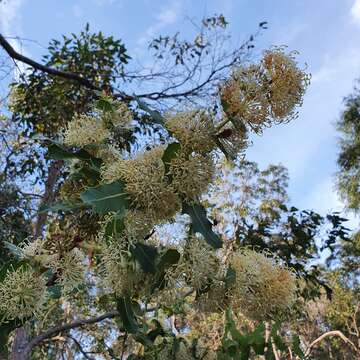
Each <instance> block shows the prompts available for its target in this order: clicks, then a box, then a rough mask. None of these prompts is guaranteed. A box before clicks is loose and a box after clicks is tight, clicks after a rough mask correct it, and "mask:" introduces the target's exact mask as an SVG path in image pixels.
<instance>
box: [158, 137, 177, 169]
mask: <svg viewBox="0 0 360 360" xmlns="http://www.w3.org/2000/svg"><path fill="white" fill-rule="evenodd" d="M180 149H181V145H180V144H179V143H178V142H173V143H171V144H169V145H168V146H167V148H166V149H165V151H164V154H163V156H162V158H161V159H162V161H163V163H164V166H165V174H167V173H168V172H169V167H170V163H171V160H172V159H174V158H175V157H176V156H177V154H178V153H179V151H180Z"/></svg>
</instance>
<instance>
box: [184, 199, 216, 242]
mask: <svg viewBox="0 0 360 360" xmlns="http://www.w3.org/2000/svg"><path fill="white" fill-rule="evenodd" d="M182 212H183V214H187V215H189V216H190V218H191V224H192V225H191V226H192V231H194V232H195V233H200V234H201V235H203V236H204V238H205V240H206V242H207V243H208V244H209V245H211V246H212V247H214V248H215V249H218V248H220V247H221V246H222V241H221V239H220V237H219V235H217V234H215V233H214V231H213V230H212V224H211V222H210V221H209V220H208V218H207V216H206V210H205V208H204V207H203V206H201V205H199V204H185V203H184V204H183V208H182Z"/></svg>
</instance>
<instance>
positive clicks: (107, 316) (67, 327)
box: [23, 311, 119, 356]
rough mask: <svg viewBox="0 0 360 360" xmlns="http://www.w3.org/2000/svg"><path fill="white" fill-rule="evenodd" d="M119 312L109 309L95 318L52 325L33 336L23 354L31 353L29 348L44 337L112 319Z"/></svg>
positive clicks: (40, 341)
mask: <svg viewBox="0 0 360 360" xmlns="http://www.w3.org/2000/svg"><path fill="white" fill-rule="evenodd" d="M118 315H119V313H118V312H117V311H110V312H108V313H105V314H103V315H101V316H98V317H96V318H90V319H80V320H76V321H74V322H72V323H68V324H62V325H57V326H54V327H52V328H50V329H48V330H46V331H45V332H43V333H42V334H40V335H38V336H35V337H34V338H33V339H32V340H31V341H30V342H29V343H28V344H27V346H26V347H25V348H24V350H23V354H24V356H28V355H29V354H30V353H31V350H32V349H33V348H34V347H36V346H38V345H39V344H41V343H42V342H43V341H45V340H46V339H49V338H51V337H53V336H55V335H57V334H59V333H61V332H64V331H68V330H71V329H75V328H78V327H82V326H84V325H89V324H95V323H98V322H100V321H103V320H105V319H112V318H114V317H115V316H118Z"/></svg>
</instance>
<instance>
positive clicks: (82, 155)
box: [46, 140, 102, 171]
mask: <svg viewBox="0 0 360 360" xmlns="http://www.w3.org/2000/svg"><path fill="white" fill-rule="evenodd" d="M47 141H50V142H51V143H50V145H48V151H47V154H46V157H47V158H50V159H54V160H69V159H79V160H83V161H86V162H87V163H88V164H90V165H91V168H92V169H93V170H96V171H100V167H101V165H102V160H101V159H99V158H96V157H94V156H92V155H91V154H89V153H88V152H87V151H86V150H83V149H81V150H76V151H72V150H69V149H67V148H65V147H64V146H63V145H62V144H61V143H59V142H57V141H55V140H47Z"/></svg>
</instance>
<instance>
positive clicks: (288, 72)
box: [220, 48, 310, 132]
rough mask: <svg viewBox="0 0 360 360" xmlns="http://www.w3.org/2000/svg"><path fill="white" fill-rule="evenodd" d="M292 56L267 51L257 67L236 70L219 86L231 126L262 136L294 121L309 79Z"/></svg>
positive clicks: (281, 51) (274, 50)
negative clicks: (275, 126) (268, 129)
mask: <svg viewBox="0 0 360 360" xmlns="http://www.w3.org/2000/svg"><path fill="white" fill-rule="evenodd" d="M294 55H295V53H294V52H291V53H289V54H286V53H285V52H284V50H283V48H274V49H271V50H267V51H265V52H264V56H263V59H262V60H261V62H260V64H258V65H251V66H247V67H241V68H239V69H238V70H236V71H235V72H234V73H233V75H232V77H231V78H230V79H229V80H228V81H227V82H226V83H225V84H224V85H223V86H221V88H220V98H221V103H222V105H223V108H224V111H225V113H226V114H227V116H228V117H229V118H230V119H231V121H232V122H233V123H234V122H235V123H236V122H238V123H239V125H240V124H241V123H244V124H246V125H247V126H249V127H250V128H251V129H252V130H253V131H255V132H261V131H262V129H263V128H264V127H265V126H271V125H272V124H273V123H282V122H287V121H290V120H292V119H293V118H294V117H296V111H295V108H296V107H297V106H300V105H301V104H302V98H303V96H304V93H305V90H306V87H307V86H308V84H309V79H310V76H309V75H308V74H306V73H305V72H304V71H303V70H301V69H299V68H298V66H297V63H296V61H295V56H294ZM236 128H237V126H236Z"/></svg>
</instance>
